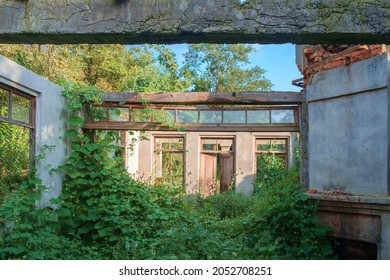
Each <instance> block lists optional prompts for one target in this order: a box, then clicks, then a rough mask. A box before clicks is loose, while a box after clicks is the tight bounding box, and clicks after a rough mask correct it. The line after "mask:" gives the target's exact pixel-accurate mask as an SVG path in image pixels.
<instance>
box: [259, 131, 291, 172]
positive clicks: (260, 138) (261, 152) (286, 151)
mask: <svg viewBox="0 0 390 280" xmlns="http://www.w3.org/2000/svg"><path fill="white" fill-rule="evenodd" d="M258 140H269V141H272V140H284V141H285V147H286V148H285V150H284V151H267V152H265V151H260V150H258V149H257V141H258ZM289 144H290V137H289V136H258V137H255V139H254V167H255V170H254V174H255V175H256V174H257V156H258V155H263V154H275V155H284V160H285V164H284V166H285V170H288V169H289V168H290V165H289V156H290V145H289Z"/></svg>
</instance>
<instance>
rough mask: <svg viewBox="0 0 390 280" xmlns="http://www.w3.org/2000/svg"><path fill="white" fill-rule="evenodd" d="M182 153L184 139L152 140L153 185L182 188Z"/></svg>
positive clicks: (160, 138)
mask: <svg viewBox="0 0 390 280" xmlns="http://www.w3.org/2000/svg"><path fill="white" fill-rule="evenodd" d="M184 152H185V147H184V137H155V138H154V158H153V178H154V182H155V184H161V183H162V184H169V185H172V186H184Z"/></svg>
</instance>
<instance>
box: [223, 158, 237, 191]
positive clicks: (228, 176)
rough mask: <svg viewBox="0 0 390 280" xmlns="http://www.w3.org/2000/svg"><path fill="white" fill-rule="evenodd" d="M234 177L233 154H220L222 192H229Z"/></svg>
mask: <svg viewBox="0 0 390 280" xmlns="http://www.w3.org/2000/svg"><path fill="white" fill-rule="evenodd" d="M233 175H234V156H233V154H220V184H221V187H220V192H221V193H222V192H227V191H228V190H229V186H230V184H231V181H232V178H233Z"/></svg>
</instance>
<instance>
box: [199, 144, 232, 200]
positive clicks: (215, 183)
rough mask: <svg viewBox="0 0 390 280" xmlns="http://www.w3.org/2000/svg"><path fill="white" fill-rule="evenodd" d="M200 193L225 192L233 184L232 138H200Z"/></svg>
mask: <svg viewBox="0 0 390 280" xmlns="http://www.w3.org/2000/svg"><path fill="white" fill-rule="evenodd" d="M199 181H200V186H199V188H200V193H201V194H202V195H205V196H207V195H212V194H217V193H223V192H227V191H229V190H230V189H231V188H232V185H233V184H234V139H233V138H224V139H216V138H202V139H201V154H200V176H199Z"/></svg>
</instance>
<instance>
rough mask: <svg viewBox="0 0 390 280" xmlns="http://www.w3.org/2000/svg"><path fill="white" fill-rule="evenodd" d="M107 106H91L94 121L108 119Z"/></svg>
mask: <svg viewBox="0 0 390 280" xmlns="http://www.w3.org/2000/svg"><path fill="white" fill-rule="evenodd" d="M107 110H108V108H106V107H91V109H90V111H91V116H92V120H93V121H107Z"/></svg>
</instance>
